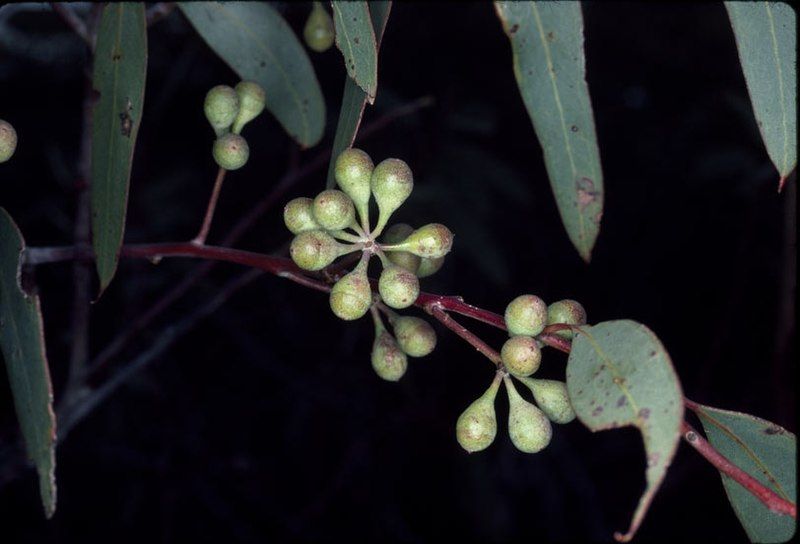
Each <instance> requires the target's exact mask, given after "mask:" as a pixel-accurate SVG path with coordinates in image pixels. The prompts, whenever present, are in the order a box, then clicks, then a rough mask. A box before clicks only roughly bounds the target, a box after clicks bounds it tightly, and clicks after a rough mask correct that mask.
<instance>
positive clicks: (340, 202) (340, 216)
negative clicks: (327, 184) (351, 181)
mask: <svg viewBox="0 0 800 544" xmlns="http://www.w3.org/2000/svg"><path fill="white" fill-rule="evenodd" d="M313 211H314V219H316V221H317V223H319V224H320V226H321V227H322V228H323V229H325V230H342V229H345V228H347V227H349V226H350V225H352V224H353V221H354V220H355V218H356V209H355V207H354V206H353V201H352V200H351V199H350V197H349V196H347V195H346V194H344V193H343V192H341V191H337V190H336V189H328V190H327V191H322V192H321V193H320V194H318V195H317V197H316V198H315V199H314V207H313Z"/></svg>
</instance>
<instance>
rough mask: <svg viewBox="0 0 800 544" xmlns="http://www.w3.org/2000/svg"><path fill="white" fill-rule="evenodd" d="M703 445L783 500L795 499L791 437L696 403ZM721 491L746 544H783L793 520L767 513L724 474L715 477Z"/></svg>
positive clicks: (794, 456)
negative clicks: (705, 442) (747, 540)
mask: <svg viewBox="0 0 800 544" xmlns="http://www.w3.org/2000/svg"><path fill="white" fill-rule="evenodd" d="M695 412H696V413H697V415H698V417H699V418H700V422H701V423H702V424H703V429H705V431H706V435H707V436H708V441H709V442H710V443H711V445H712V446H714V448H715V449H716V450H717V451H719V452H720V453H721V454H722V455H724V456H725V457H727V458H728V460H729V461H731V462H732V463H733V464H734V465H736V466H737V467H739V468H741V469H742V470H744V471H745V472H747V473H748V474H749V475H750V476H752V477H753V478H755V479H756V480H758V481H759V482H761V483H762V484H764V485H765V486H766V487H768V488H770V489H771V490H772V491H774V492H775V493H777V494H778V495H779V496H781V497H782V498H784V499H786V500H787V501H791V502H796V496H797V470H796V468H797V438H796V437H795V435H793V434H792V433H790V432H789V431H787V430H786V429H784V428H782V427H779V426H778V425H775V424H774V423H771V422H769V421H766V420H763V419H760V418H757V417H755V416H751V415H749V414H743V413H740V412H731V411H728V410H720V409H718V408H711V407H710V406H702V405H699V406H698V408H697V409H696V410H695ZM721 476H722V483H723V485H724V486H725V493H727V495H728V500H729V501H730V503H731V506H732V507H733V511H734V512H736V517H738V518H739V521H740V522H741V523H742V526H743V527H744V530H745V532H746V533H747V536H748V538H750V540H751V541H752V542H787V541H789V540H791V538H792V536H793V535H794V533H795V529H796V525H797V523H796V521H795V520H794V519H792V518H791V517H790V516H782V515H780V514H776V513H774V512H771V511H770V510H769V509H768V508H767V507H766V506H764V504H763V503H762V502H761V501H759V500H758V499H757V498H755V497H754V496H753V495H752V494H751V493H749V492H748V491H747V490H746V489H745V488H743V487H742V486H741V485H739V484H738V483H737V482H735V481H733V480H732V479H731V478H730V477H729V476H726V475H725V474H721Z"/></svg>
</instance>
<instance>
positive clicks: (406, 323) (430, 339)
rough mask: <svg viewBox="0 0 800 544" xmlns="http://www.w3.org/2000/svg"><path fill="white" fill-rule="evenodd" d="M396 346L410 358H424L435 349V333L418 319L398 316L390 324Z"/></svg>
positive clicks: (423, 321) (427, 324) (422, 320)
mask: <svg viewBox="0 0 800 544" xmlns="http://www.w3.org/2000/svg"><path fill="white" fill-rule="evenodd" d="M392 328H393V329H394V335H395V337H396V338H397V344H398V345H399V346H400V349H402V350H403V351H404V352H406V354H408V355H410V356H411V357H425V356H426V355H428V354H429V353H430V352H432V351H433V350H434V348H435V347H436V331H434V330H433V327H431V325H430V323H428V322H427V321H425V320H424V319H420V318H419V317H412V316H407V315H403V316H399V317H396V318H395V319H394V321H393V322H392Z"/></svg>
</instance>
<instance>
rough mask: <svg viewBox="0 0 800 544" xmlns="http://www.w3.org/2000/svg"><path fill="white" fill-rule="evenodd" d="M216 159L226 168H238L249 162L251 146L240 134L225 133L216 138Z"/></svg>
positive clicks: (213, 151)
mask: <svg viewBox="0 0 800 544" xmlns="http://www.w3.org/2000/svg"><path fill="white" fill-rule="evenodd" d="M212 154H213V155H214V160H215V161H216V162H217V164H218V165H219V166H220V168H224V169H225V170H238V169H239V168H241V167H242V166H244V165H245V164H246V163H247V159H248V158H249V157H250V147H249V146H248V145H247V140H245V139H244V138H242V137H241V136H239V135H238V134H223V135H222V136H220V137H219V138H217V139H216V140H214V147H213V149H212Z"/></svg>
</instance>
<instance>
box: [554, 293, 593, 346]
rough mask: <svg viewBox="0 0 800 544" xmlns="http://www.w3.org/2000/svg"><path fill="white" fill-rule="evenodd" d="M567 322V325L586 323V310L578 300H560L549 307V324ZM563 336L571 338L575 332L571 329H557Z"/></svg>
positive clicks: (559, 334)
mask: <svg viewBox="0 0 800 544" xmlns="http://www.w3.org/2000/svg"><path fill="white" fill-rule="evenodd" d="M556 323H566V324H567V325H586V310H584V309H583V305H581V303H580V302H578V301H576V300H570V299H565V300H559V301H558V302H554V303H552V304H551V305H550V306H548V307H547V324H548V325H555V324H556ZM555 334H557V335H558V336H560V337H562V338H566V339H568V340H569V339H571V338H572V337H573V336H574V335H575V333H574V332H572V331H571V330H566V329H565V330H563V331H556V332H555Z"/></svg>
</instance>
